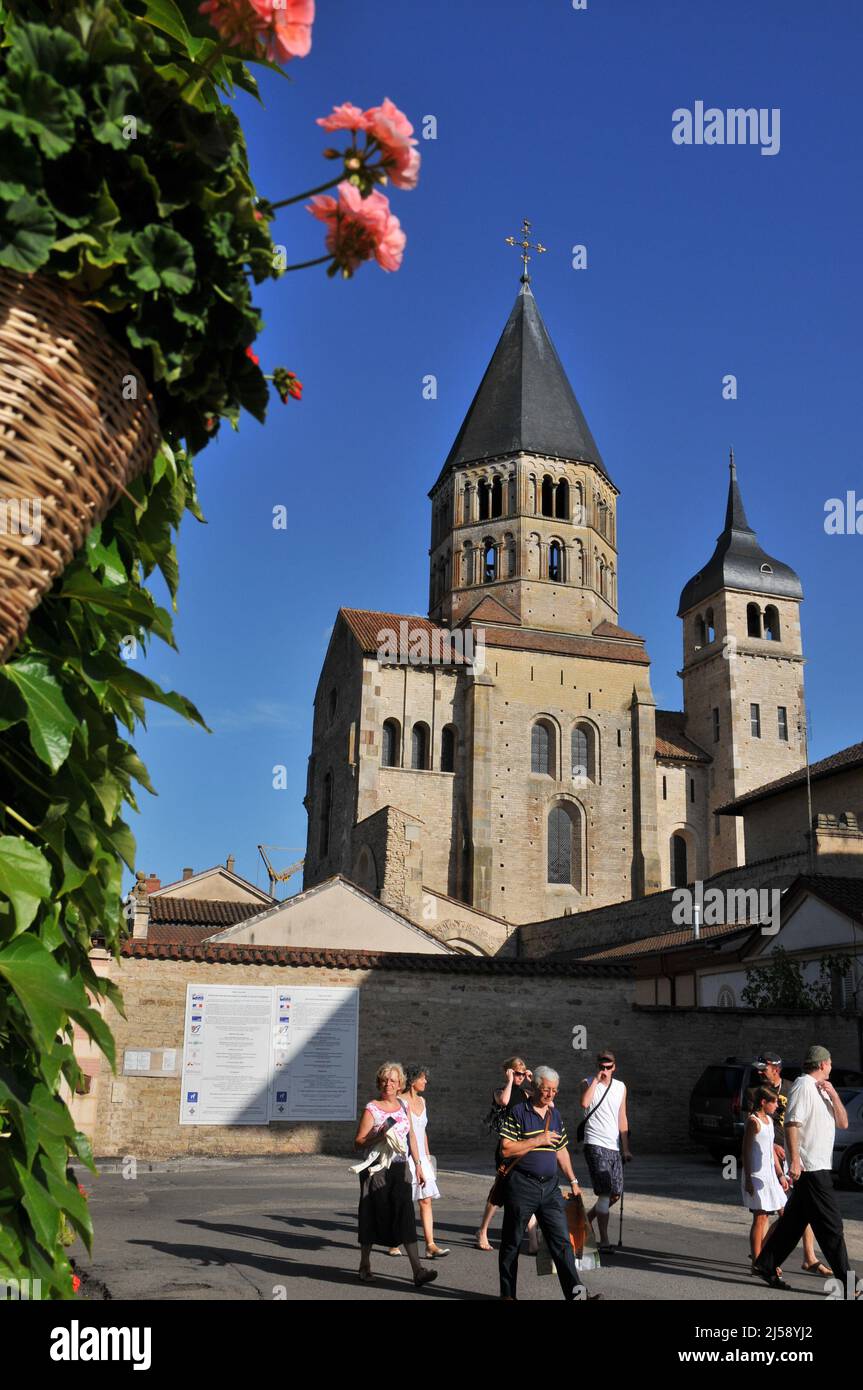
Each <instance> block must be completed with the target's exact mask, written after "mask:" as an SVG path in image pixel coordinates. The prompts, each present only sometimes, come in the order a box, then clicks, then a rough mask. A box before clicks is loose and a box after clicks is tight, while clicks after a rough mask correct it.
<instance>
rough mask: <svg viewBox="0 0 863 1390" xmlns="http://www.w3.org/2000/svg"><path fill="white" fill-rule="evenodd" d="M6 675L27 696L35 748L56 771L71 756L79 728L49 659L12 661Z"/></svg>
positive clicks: (25, 699) (31, 734) (28, 723)
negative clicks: (53, 674)
mask: <svg viewBox="0 0 863 1390" xmlns="http://www.w3.org/2000/svg"><path fill="white" fill-rule="evenodd" d="M3 675H5V677H6V678H7V680H10V681H13V682H14V684H15V685H16V686H17V687H18V690H19V691H20V692H21V694H22V695H23V697H24V701H25V703H26V705H27V728H28V729H29V731H30V742H31V743H32V745H33V751H34V752H35V753H36V754H37V756H38V757H40V758H41V759H42V762H43V763H47V764H48V766H49V767H50V769H51V771H52V772H56V771H57V769H58V767H61V766H62V764H63V763H64V762H65V760H66V758H67V756H68V753H69V749H70V748H71V746H72V736H73V734H74V733H75V729H76V728H77V723H76V720H75V716H74V715H73V713H72V711H71V710H70V708H69V706H68V705H67V704H66V701H65V700H64V699H63V694H62V691H61V689H60V686H59V684H58V683H57V681H56V680H55V678H54V676H52V674H51V671H50V669H49V667H48V665H47V663H46V662H45V661H40V660H37V659H36V658H35V657H23V658H20V659H19V660H17V661H13V662H10V664H9V665H8V666H6V667H5V668H4V671H3Z"/></svg>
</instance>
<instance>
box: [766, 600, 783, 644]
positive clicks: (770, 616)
mask: <svg viewBox="0 0 863 1390" xmlns="http://www.w3.org/2000/svg"><path fill="white" fill-rule="evenodd" d="M764 636H765V637H766V638H767V639H768V641H770V642H778V641H779V640H780V637H781V627H780V624H779V609H778V608H777V607H776V606H775V604H772V603H771V604H770V606H769V607H768V608H765V610H764Z"/></svg>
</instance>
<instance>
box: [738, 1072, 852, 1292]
mask: <svg viewBox="0 0 863 1390" xmlns="http://www.w3.org/2000/svg"><path fill="white" fill-rule="evenodd" d="M752 1068H753V1071H755V1072H757V1073H758V1083H757V1084H756V1085H754V1086H750V1087H749V1088H748V1090H747V1092H746V1109H747V1111H748V1113H749V1114H752V1112H753V1110H757V1109H758V1106H757V1105H756V1104H755V1092H756V1091H757V1090H758V1089H759V1086H765V1087H766V1088H767V1090H768V1091H772V1092H773V1094H774V1095H775V1097H776V1102H777V1103H776V1110H775V1112H774V1115H773V1132H774V1136H775V1142H774V1145H773V1150H774V1153H775V1154H776V1157H777V1158H778V1159H779V1162H780V1163H781V1164H782V1166H783V1168H785V1169H786V1171H787V1162H786V1148H787V1142H786V1139H785V1110H786V1108H787V1105H788V1097H787V1095H786V1094H785V1091H784V1088H783V1085H782V1058H781V1057H780V1056H779V1053H778V1052H775V1051H773V1052H770V1051H768V1052H762V1054H761V1056H760V1057H759V1058H758V1060H757V1061H755V1062H753V1063H752ZM801 1269H802V1270H803V1272H804V1273H805V1274H815V1275H818V1276H819V1277H820V1278H821V1279H828V1278H829V1277H830V1275H831V1274H832V1273H833V1271H832V1270H831V1269H828V1268H827V1266H826V1265H825V1264H822V1262H821V1261H820V1260H819V1258H818V1256H817V1254H816V1252H815V1237H814V1235H813V1234H812V1227H811V1226H807V1227H806V1230H805V1231H804V1232H803V1264H802V1265H801ZM780 1273H781V1271H780Z"/></svg>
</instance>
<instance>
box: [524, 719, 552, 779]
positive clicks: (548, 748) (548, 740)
mask: <svg viewBox="0 0 863 1390" xmlns="http://www.w3.org/2000/svg"><path fill="white" fill-rule="evenodd" d="M530 770H531V772H543V773H545V774H546V775H547V776H549V777H551V776H553V775H554V729H553V728H552V726H551V725H550V724H546V723H545V721H544V720H539V721H538V722H537V723H536V724H534V726H533V728H532V729H531V731H530Z"/></svg>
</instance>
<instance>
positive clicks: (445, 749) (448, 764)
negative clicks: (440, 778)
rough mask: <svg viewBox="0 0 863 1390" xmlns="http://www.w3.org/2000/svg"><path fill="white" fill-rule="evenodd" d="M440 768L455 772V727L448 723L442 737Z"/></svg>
mask: <svg viewBox="0 0 863 1390" xmlns="http://www.w3.org/2000/svg"><path fill="white" fill-rule="evenodd" d="M440 770H441V772H455V729H454V728H453V726H452V724H447V725H446V726H445V728H444V731H443V733H442V734H441V739H440Z"/></svg>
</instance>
